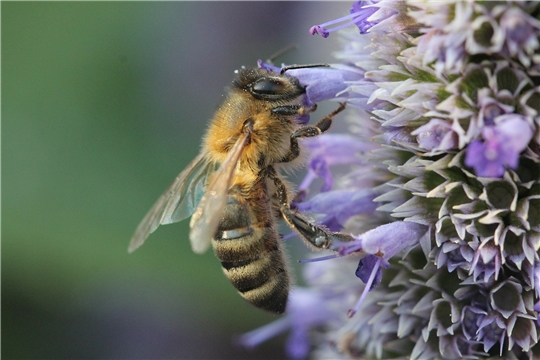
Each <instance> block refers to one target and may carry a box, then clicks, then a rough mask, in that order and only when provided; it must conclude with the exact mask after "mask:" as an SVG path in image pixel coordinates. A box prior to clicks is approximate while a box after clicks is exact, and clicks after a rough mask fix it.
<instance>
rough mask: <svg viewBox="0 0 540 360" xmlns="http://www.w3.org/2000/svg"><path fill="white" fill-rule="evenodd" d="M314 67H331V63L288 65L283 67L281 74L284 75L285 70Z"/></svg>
mask: <svg viewBox="0 0 540 360" xmlns="http://www.w3.org/2000/svg"><path fill="white" fill-rule="evenodd" d="M314 67H330V65H329V64H306V65H287V66H284V67H282V68H281V72H280V74H281V75H283V74H284V73H285V71H288V70H294V69H305V68H314Z"/></svg>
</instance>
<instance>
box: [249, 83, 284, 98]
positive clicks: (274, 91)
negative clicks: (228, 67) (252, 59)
mask: <svg viewBox="0 0 540 360" xmlns="http://www.w3.org/2000/svg"><path fill="white" fill-rule="evenodd" d="M251 89H252V91H253V92H254V93H256V94H260V95H278V94H282V93H283V91H284V90H285V86H284V85H283V83H282V82H281V81H279V80H274V79H261V80H258V81H257V82H256V83H255V84H253V86H252V88H251Z"/></svg>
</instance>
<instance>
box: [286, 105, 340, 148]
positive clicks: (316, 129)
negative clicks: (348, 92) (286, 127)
mask: <svg viewBox="0 0 540 360" xmlns="http://www.w3.org/2000/svg"><path fill="white" fill-rule="evenodd" d="M343 110H345V104H344V103H340V104H339V107H338V108H337V109H336V110H334V111H332V112H331V113H330V114H328V115H326V116H325V117H323V118H322V119H321V120H319V121H317V123H316V124H315V125H306V126H302V127H301V128H300V129H298V130H296V131H295V132H294V133H293V134H292V135H291V139H293V138H295V139H296V138H302V137H313V136H317V135H320V134H322V133H323V132H325V131H326V130H328V129H330V126H332V122H333V120H334V116H336V115H337V114H339V113H340V112H342V111H343Z"/></svg>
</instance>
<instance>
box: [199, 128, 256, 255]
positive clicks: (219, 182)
mask: <svg viewBox="0 0 540 360" xmlns="http://www.w3.org/2000/svg"><path fill="white" fill-rule="evenodd" d="M249 139H250V133H249V132H248V133H242V134H241V135H240V137H239V138H238V140H237V141H236V143H235V144H234V146H233V148H232V149H231V150H230V151H229V153H228V155H227V158H226V159H225V161H223V163H222V164H221V166H220V167H219V169H218V170H217V171H216V173H215V174H214V177H213V179H212V182H211V183H210V184H209V185H208V188H207V189H206V193H205V194H204V196H203V198H202V199H201V202H200V203H199V206H198V207H197V210H195V212H194V213H193V216H192V217H191V222H190V224H189V225H190V226H191V231H190V233H189V240H190V241H191V248H192V249H193V251H194V252H196V253H198V254H201V253H203V252H205V251H206V250H207V249H208V247H209V246H210V243H211V241H212V238H213V237H214V235H215V233H216V231H217V229H218V226H219V222H220V220H221V215H222V213H223V208H224V207H225V205H226V203H227V196H228V190H229V188H230V186H231V180H232V177H233V174H234V170H235V168H236V164H237V163H238V160H239V159H240V155H242V150H244V148H245V146H246V145H247V144H248V142H249Z"/></svg>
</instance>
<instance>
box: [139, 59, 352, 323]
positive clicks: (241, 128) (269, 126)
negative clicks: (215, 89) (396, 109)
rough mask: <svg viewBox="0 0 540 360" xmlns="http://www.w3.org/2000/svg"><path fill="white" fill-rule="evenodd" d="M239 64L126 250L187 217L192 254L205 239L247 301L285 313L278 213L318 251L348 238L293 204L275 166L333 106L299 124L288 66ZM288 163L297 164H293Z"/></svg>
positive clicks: (317, 128) (320, 126)
mask: <svg viewBox="0 0 540 360" xmlns="http://www.w3.org/2000/svg"><path fill="white" fill-rule="evenodd" d="M313 66H323V65H294V66H290V67H286V68H282V70H281V72H279V73H276V72H273V71H270V70H266V69H262V68H253V69H244V68H243V69H241V70H240V71H238V74H237V76H236V78H235V80H234V81H233V83H232V85H231V86H230V88H229V91H228V94H227V96H226V98H225V100H224V101H223V104H222V105H221V106H220V107H219V109H218V110H217V111H216V113H215V115H214V117H213V119H212V121H211V122H210V126H209V128H208V131H207V133H206V135H205V137H204V141H203V148H202V151H201V152H200V154H199V155H198V156H197V157H196V158H195V159H194V160H193V161H192V162H191V163H190V164H189V165H188V166H187V167H186V169H185V170H184V171H182V172H181V173H180V175H178V177H176V179H175V180H174V181H173V183H172V184H171V185H170V186H169V188H168V189H167V190H166V191H165V192H164V193H163V195H161V197H160V198H159V199H158V200H157V202H156V203H155V204H154V206H153V207H152V208H151V209H150V211H149V212H148V214H146V216H145V217H144V219H143V220H142V221H141V223H140V224H139V226H138V227H137V229H136V231H135V234H134V235H133V237H132V238H131V242H130V245H129V252H132V251H134V250H135V249H137V248H138V247H139V246H141V245H142V244H143V243H144V241H145V240H146V238H147V237H148V236H149V235H150V233H152V232H153V231H154V230H155V229H156V228H157V227H158V226H159V225H161V224H170V223H174V222H177V221H180V220H182V219H185V218H187V217H189V216H190V215H191V216H192V217H191V222H190V227H191V231H190V234H189V239H190V242H191V247H192V249H193V251H194V252H196V253H203V252H205V251H206V250H207V249H208V247H209V246H210V244H212V246H213V248H214V252H215V254H216V256H217V257H218V258H219V260H220V261H221V265H222V267H223V271H224V273H225V275H226V276H227V278H228V279H229V280H230V281H231V283H232V284H233V285H234V287H235V288H236V289H237V290H238V292H239V293H240V295H241V296H242V297H243V298H244V299H246V300H247V301H249V302H250V303H252V304H253V305H255V306H257V307H259V308H261V309H264V310H268V311H271V312H274V313H283V312H284V311H285V308H286V305H287V298H288V293H289V283H290V280H289V274H288V269H287V264H286V261H285V259H284V255H283V250H282V244H281V238H280V235H279V234H278V232H277V229H276V221H277V220H278V219H279V218H283V219H284V220H285V222H286V223H287V224H288V225H289V226H290V227H291V228H292V229H293V230H295V231H296V232H297V233H298V234H299V235H300V237H301V238H302V239H303V240H305V242H306V243H307V244H310V245H312V246H314V247H315V248H318V249H324V248H328V247H329V246H330V244H331V242H332V240H333V239H339V240H349V239H350V238H349V237H348V235H345V234H341V233H334V232H330V231H328V230H327V229H325V228H324V227H322V226H319V225H317V224H314V223H312V222H310V221H309V220H308V219H307V218H305V217H304V216H303V215H302V214H300V213H298V212H297V211H295V210H293V209H291V207H290V201H289V198H290V197H291V191H290V190H289V187H288V186H287V184H286V182H285V181H284V180H283V179H282V177H281V175H280V172H279V170H280V169H281V168H282V167H284V166H287V165H291V164H293V163H295V162H298V159H299V155H300V145H299V143H298V139H299V138H305V137H313V136H317V135H319V134H322V133H324V132H325V131H326V130H328V129H329V128H330V126H331V124H332V120H333V117H334V116H335V115H336V114H337V113H339V112H341V111H342V110H343V109H344V108H345V105H344V104H340V106H339V108H337V109H336V110H335V111H334V112H332V113H331V114H328V115H327V116H325V117H323V118H322V119H321V120H319V121H318V122H317V123H316V124H315V125H301V124H299V122H298V117H299V116H300V115H306V114H309V113H311V112H313V111H315V109H316V105H313V106H306V105H305V104H304V103H305V101H304V100H305V96H306V90H305V88H304V87H303V86H302V85H301V84H300V82H299V81H298V79H297V78H296V77H294V76H291V75H288V74H287V73H286V71H287V70H290V69H298V68H304V67H313ZM295 160H296V161H295Z"/></svg>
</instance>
